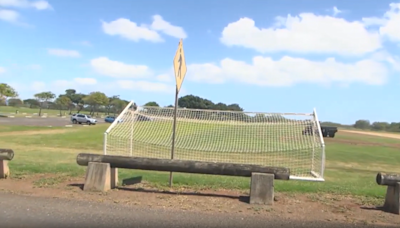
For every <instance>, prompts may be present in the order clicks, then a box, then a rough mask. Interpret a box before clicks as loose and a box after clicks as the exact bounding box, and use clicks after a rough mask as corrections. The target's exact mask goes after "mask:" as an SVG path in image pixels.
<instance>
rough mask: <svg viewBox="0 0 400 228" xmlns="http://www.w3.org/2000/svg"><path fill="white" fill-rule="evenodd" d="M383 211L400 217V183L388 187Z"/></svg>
mask: <svg viewBox="0 0 400 228" xmlns="http://www.w3.org/2000/svg"><path fill="white" fill-rule="evenodd" d="M383 209H384V211H387V212H390V213H393V214H398V215H400V183H396V184H395V185H394V186H388V187H387V190H386V197H385V204H384V205H383Z"/></svg>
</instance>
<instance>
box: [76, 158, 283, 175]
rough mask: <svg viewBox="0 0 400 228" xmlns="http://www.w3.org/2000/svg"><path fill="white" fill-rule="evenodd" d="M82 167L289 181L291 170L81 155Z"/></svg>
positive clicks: (258, 166)
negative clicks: (103, 165) (92, 164)
mask: <svg viewBox="0 0 400 228" xmlns="http://www.w3.org/2000/svg"><path fill="white" fill-rule="evenodd" d="M76 162H77V163H78V165H80V166H87V165H88V164H89V162H101V163H109V164H110V167H111V168H121V169H141V170H155V171H165V172H181V173H198V174H210V175H225V176H241V177H251V174H252V173H269V174H274V177H275V179H279V180H289V177H290V170H289V168H284V167H267V166H260V165H245V164H233V163H215V162H203V161H187V160H176V159H172V160H171V159H158V158H141V157H126V156H112V155H99V154H87V153H80V154H78V156H77V157H76Z"/></svg>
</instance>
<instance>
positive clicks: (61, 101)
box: [55, 95, 71, 116]
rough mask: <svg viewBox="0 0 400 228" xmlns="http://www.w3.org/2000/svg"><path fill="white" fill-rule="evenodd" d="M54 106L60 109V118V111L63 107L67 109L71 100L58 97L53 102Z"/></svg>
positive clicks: (65, 97)
mask: <svg viewBox="0 0 400 228" xmlns="http://www.w3.org/2000/svg"><path fill="white" fill-rule="evenodd" d="M55 103H56V105H57V106H58V108H59V109H60V116H62V113H61V110H62V109H63V108H64V107H67V108H69V107H70V104H71V99H70V98H69V97H67V96H65V95H64V96H59V97H58V98H57V99H56V101H55Z"/></svg>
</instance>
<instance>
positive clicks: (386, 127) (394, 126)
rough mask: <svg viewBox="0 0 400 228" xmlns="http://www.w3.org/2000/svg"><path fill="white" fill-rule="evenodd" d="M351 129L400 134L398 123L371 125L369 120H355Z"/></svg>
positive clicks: (399, 123) (375, 123)
mask: <svg viewBox="0 0 400 228" xmlns="http://www.w3.org/2000/svg"><path fill="white" fill-rule="evenodd" d="M353 127H354V128H357V129H362V130H374V131H391V132H400V122H397V123H396V122H392V123H388V122H373V123H372V124H371V123H370V121H369V120H357V121H356V122H355V124H354V125H353Z"/></svg>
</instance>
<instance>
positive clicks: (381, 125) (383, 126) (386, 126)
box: [371, 122, 390, 131]
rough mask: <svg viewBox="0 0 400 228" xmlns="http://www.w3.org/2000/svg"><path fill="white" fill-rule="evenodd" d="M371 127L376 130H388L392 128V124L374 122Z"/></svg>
mask: <svg viewBox="0 0 400 228" xmlns="http://www.w3.org/2000/svg"><path fill="white" fill-rule="evenodd" d="M371 128H372V130H375V131H386V130H388V129H389V128H390V124H389V123H387V122H373V123H372V124H371Z"/></svg>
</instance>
